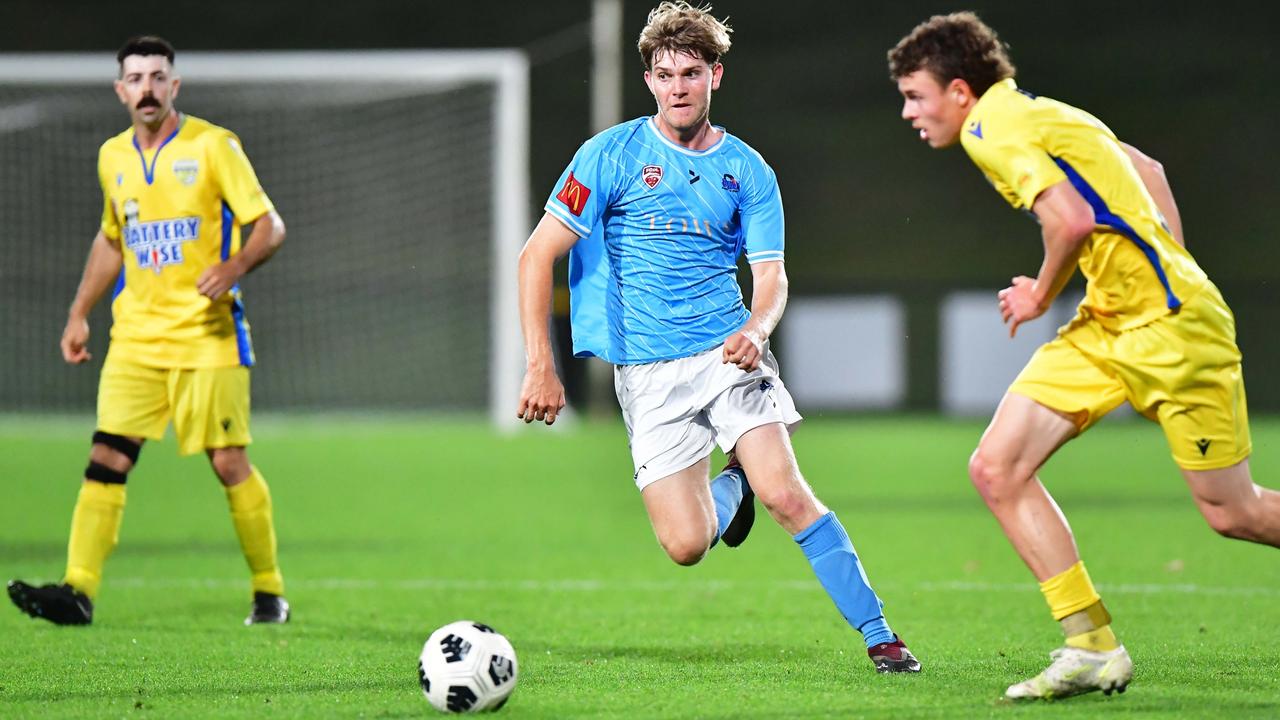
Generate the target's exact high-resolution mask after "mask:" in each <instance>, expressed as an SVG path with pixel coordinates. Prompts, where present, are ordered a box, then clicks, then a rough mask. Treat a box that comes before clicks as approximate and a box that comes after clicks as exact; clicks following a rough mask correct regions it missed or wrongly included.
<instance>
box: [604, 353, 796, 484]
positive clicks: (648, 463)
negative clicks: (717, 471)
mask: <svg viewBox="0 0 1280 720" xmlns="http://www.w3.org/2000/svg"><path fill="white" fill-rule="evenodd" d="M723 352H724V350H723V348H722V347H720V346H716V347H714V348H712V349H710V350H704V351H703V352H700V353H698V354H697V355H692V356H690V357H686V358H679V359H677V360H663V361H661V362H653V363H645V364H643V365H617V366H615V367H614V372H613V386H614V390H615V391H616V392H617V394H618V404H619V405H621V406H622V419H623V421H625V422H626V424H627V437H628V438H629V440H630V443H631V460H632V462H633V463H634V464H635V470H636V474H635V481H636V487H637V488H639V489H641V490H643V489H644V487H645V486H646V485H648V484H649V483H651V482H653V481H655V480H661V479H662V478H664V477H667V476H668V475H672V474H674V473H677V472H680V471H681V470H684V469H685V468H688V467H692V466H693V465H694V464H695V463H697V462H699V461H701V460H702V459H703V458H705V457H707V456H708V455H710V454H711V449H712V447H713V446H714V445H715V444H717V443H718V444H719V445H720V449H721V450H723V451H724V452H729V451H730V450H732V449H733V446H734V445H736V444H737V443H738V438H740V437H742V435H743V434H744V433H746V432H747V431H748V430H751V429H754V428H758V427H760V426H762V425H768V424H770V423H782V424H784V425H786V426H787V429H788V430H791V429H793V428H794V427H795V426H796V425H797V424H798V423H799V422H800V420H801V419H802V418H801V417H800V414H799V413H797V412H796V406H795V402H794V401H793V400H792V399H791V394H790V393H788V392H787V388H786V386H784V385H783V384H782V380H781V379H780V378H779V377H778V361H777V359H775V358H774V357H773V353H771V352H769V346H768V344H767V343H766V344H765V347H764V357H763V358H761V361H760V367H759V368H757V369H755V370H753V371H751V372H745V371H743V370H741V369H739V368H738V367H737V366H736V365H730V364H727V363H724V362H722V361H721V360H722V356H723Z"/></svg>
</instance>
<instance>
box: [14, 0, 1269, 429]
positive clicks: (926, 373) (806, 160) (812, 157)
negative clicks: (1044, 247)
mask: <svg viewBox="0 0 1280 720" xmlns="http://www.w3.org/2000/svg"><path fill="white" fill-rule="evenodd" d="M653 4H654V3H652V2H648V1H646V2H635V1H628V2H626V3H625V6H624V7H625V13H624V23H625V27H624V41H625V47H626V51H625V52H626V54H625V56H624V58H625V60H626V65H625V70H626V72H627V73H628V75H627V77H626V80H625V103H624V105H625V107H624V113H623V116H624V118H629V117H634V116H638V115H642V114H647V113H650V112H651V111H652V108H653V101H652V98H650V97H649V96H648V95H647V93H646V91H645V88H644V85H643V83H642V82H641V77H640V74H641V71H642V68H641V65H640V61H639V58H638V55H637V54H636V53H635V51H634V49H633V48H634V39H635V37H636V36H637V35H638V33H639V30H640V28H641V27H642V26H643V24H644V21H645V15H646V13H647V11H648V9H649V8H650V7H652V5H653ZM957 9H972V10H975V11H977V12H978V13H979V14H980V15H981V16H982V17H983V18H984V19H985V20H986V21H987V22H988V23H990V24H991V25H992V26H993V27H995V28H996V29H997V30H998V31H999V32H1000V34H1001V36H1002V38H1003V39H1004V40H1005V41H1006V42H1008V43H1009V44H1010V46H1011V54H1012V57H1013V60H1014V63H1015V64H1016V65H1017V67H1018V80H1019V83H1020V84H1021V85H1022V86H1023V87H1026V88H1028V89H1031V90H1033V91H1035V92H1037V93H1039V94H1043V95H1048V96H1050V97H1054V98H1057V99H1060V100H1063V101H1065V102H1068V103H1071V104H1074V105H1078V106H1080V107H1083V108H1085V109H1087V110H1089V111H1090V112H1092V113H1093V114H1095V115H1097V116H1099V117H1100V118H1101V119H1102V120H1104V121H1105V122H1106V123H1107V124H1108V125H1110V127H1111V128H1112V129H1113V130H1114V131H1115V132H1116V133H1117V135H1119V136H1120V137H1121V138H1122V139H1124V140H1125V141H1127V142H1130V143H1131V144H1134V145H1136V146H1138V147H1139V148H1141V149H1143V150H1144V151H1146V152H1147V153H1148V154H1150V155H1152V156H1154V157H1156V158H1157V159H1159V160H1161V161H1162V162H1163V163H1164V164H1165V167H1166V171H1167V173H1168V175H1169V177H1170V180H1171V183H1172V185H1173V188H1174V191H1175V194H1176V196H1177V200H1178V203H1179V206H1180V209H1181V212H1182V216H1183V222H1184V226H1185V230H1186V236H1187V241H1188V246H1189V247H1190V249H1191V250H1192V252H1193V253H1194V254H1195V256H1196V258H1197V259H1198V260H1199V262H1200V263H1201V265H1202V266H1203V267H1205V268H1206V270H1207V271H1208V272H1209V274H1210V276H1211V277H1212V278H1213V279H1214V280H1215V282H1217V283H1218V285H1219V286H1220V287H1221V288H1222V290H1223V292H1224V294H1225V296H1226V298H1227V300H1228V302H1229V303H1231V305H1232V307H1233V308H1234V309H1235V312H1236V316H1237V321H1238V327H1239V343H1240V346H1241V348H1242V350H1243V351H1244V354H1245V359H1246V362H1245V368H1246V377H1247V379H1248V386H1249V393H1250V400H1251V404H1252V405H1253V406H1254V408H1255V409H1266V410H1270V411H1275V410H1278V409H1280V380H1278V379H1276V378H1274V377H1273V376H1272V374H1271V373H1270V370H1271V369H1272V368H1274V367H1276V365H1277V363H1278V362H1280V341H1278V340H1277V339H1276V338H1275V336H1274V335H1273V333H1272V332H1271V329H1272V328H1271V325H1270V324H1271V323H1272V322H1274V318H1275V317H1276V313H1275V307H1276V278H1277V269H1276V261H1277V259H1280V253H1277V251H1276V249H1275V244H1274V242H1273V238H1274V236H1275V232H1274V227H1273V222H1272V217H1271V216H1272V215H1273V208H1274V207H1275V205H1276V202H1277V200H1276V198H1277V190H1280V183H1277V180H1276V176H1275V170H1274V166H1275V163H1276V161H1277V158H1278V157H1280V154H1278V153H1277V149H1278V143H1277V141H1276V129H1275V128H1276V126H1277V118H1276V111H1277V109H1280V91H1278V90H1277V86H1276V83H1277V72H1276V71H1277V69H1280V68H1278V67H1277V66H1278V63H1277V58H1276V51H1275V45H1276V41H1275V38H1274V32H1275V29H1276V28H1277V27H1280V10H1278V9H1277V6H1276V5H1274V4H1253V3H1198V4H1195V5H1194V6H1193V5H1183V4H1178V3H1173V4H1169V3H1154V2H1137V3H1115V2H1097V1H1094V0H1086V1H1082V2H1075V3H1071V4H1051V3H1044V4H1042V3H1027V2H1012V1H1001V2H982V3H977V4H971V5H967V6H957V5H951V4H942V3H932V2H902V3H894V4H892V5H890V4H880V3H865V2H848V3H838V2H831V3H825V2H806V1H803V0H799V1H792V2H788V3H777V2H764V1H763V0H736V1H729V0H724V1H721V2H717V3H715V11H716V14H717V15H718V16H720V17H723V16H725V15H728V16H729V18H730V24H731V25H732V26H733V28H734V31H735V32H734V35H733V37H734V43H735V46H734V49H733V50H732V51H731V52H730V53H729V55H728V56H727V57H726V58H725V64H726V72H725V78H724V83H723V85H722V87H721V90H720V91H719V92H718V93H717V95H716V97H715V101H714V103H713V107H712V113H711V117H712V121H713V122H715V123H717V124H721V125H724V126H725V127H726V128H727V129H728V130H729V131H730V132H733V133H734V134H736V135H738V136H740V137H742V138H744V139H745V140H746V141H747V142H749V143H750V144H752V145H753V146H754V147H755V148H756V149H757V150H759V151H760V152H761V153H762V154H763V155H764V157H765V158H766V159H768V160H769V162H770V163H771V164H772V165H773V167H774V168H775V170H776V171H777V173H778V176H779V180H780V182H781V185H782V191H783V196H784V199H785V202H786V209H787V220H788V223H787V224H788V247H787V265H788V271H789V274H790V276H791V281H792V293H793V295H801V294H807V295H813V294H836V293H866V292H892V293H894V294H897V295H898V296H899V297H901V298H903V299H904V300H906V301H907V303H908V309H909V326H910V327H909V334H910V341H909V342H910V351H909V356H910V358H911V363H912V365H911V372H910V388H911V390H910V397H909V404H910V405H911V406H912V407H917V408H930V407H934V406H935V403H936V390H937V388H936V383H937V380H936V377H937V369H936V362H937V359H936V334H937V333H936V324H937V320H936V308H937V300H938V298H939V297H940V296H941V295H942V294H944V293H946V292H949V291H951V290H955V289H961V288H964V289H972V288H982V289H990V290H991V291H992V292H993V293H994V291H995V290H997V289H999V288H1001V287H1004V285H1005V284H1007V281H1008V279H1009V277H1011V276H1012V275H1016V274H1029V275H1030V274H1034V273H1035V271H1036V269H1037V267H1038V264H1039V258H1040V247H1039V236H1038V232H1037V229H1036V226H1035V225H1034V223H1033V222H1032V221H1031V220H1030V219H1028V218H1026V217H1025V216H1023V215H1022V214H1020V213H1016V212H1012V211H1010V209H1009V208H1008V207H1007V206H1006V205H1005V203H1004V201H1003V200H1002V199H1001V198H1000V197H999V196H998V195H997V194H996V193H995V192H993V191H992V190H991V189H990V188H989V187H988V186H987V184H986V182H984V181H983V180H982V177H981V175H980V173H979V172H978V171H977V170H976V169H975V168H973V167H972V165H971V164H970V163H969V161H968V159H967V158H966V157H965V156H964V153H963V151H961V150H959V149H958V148H956V149H951V150H948V151H943V152H931V151H929V150H928V149H927V148H926V147H925V146H924V145H922V144H921V143H919V141H918V140H917V139H916V136H915V133H914V132H912V131H911V130H910V128H909V127H908V126H907V125H906V124H905V123H904V122H903V121H902V120H901V119H900V118H899V116H898V114H899V112H900V107H901V106H900V102H899V98H898V96H897V94H896V91H895V89H894V87H893V85H892V84H891V83H890V82H889V80H888V78H887V73H886V69H885V52H886V50H887V49H888V48H889V47H891V46H892V45H893V44H894V43H895V42H896V41H897V40H898V39H899V38H900V37H901V36H902V35H903V34H905V33H907V32H908V31H910V29H911V28H912V27H913V26H914V25H915V24H916V23H917V22H919V21H921V20H923V19H925V18H926V17H928V16H929V15H930V14H933V13H936V12H950V11H953V10H957ZM590 11H591V6H590V3H589V2H585V1H582V0H577V1H574V2H557V3H517V2H489V3H471V4H463V3H436V2H408V1H405V0H401V1H388V0H368V1H366V2H361V3H315V2H300V1H295V0H282V1H277V2H246V1H243V0H225V1H223V2H219V3H207V2H198V3H196V2H190V3H188V2H165V3H159V2H130V3H127V4H123V5H121V4H115V3H102V2H47V1H45V2H35V1H33V0H6V2H5V4H4V7H3V10H0V15H2V16H3V20H4V21H3V22H0V50H3V51H5V52H19V51H67V50H75V51H94V52H102V53H103V58H104V63H108V64H110V63H112V62H113V54H114V51H115V49H116V48H117V47H118V46H119V44H120V43H121V42H122V40H123V39H124V38H126V37H127V36H129V35H132V34H137V33H143V32H150V33H156V34H160V35H163V36H165V37H167V38H168V39H170V40H171V41H172V42H173V43H174V44H175V45H176V47H177V48H178V51H179V55H178V67H179V70H180V69H181V62H182V55H181V53H182V52H183V51H185V50H236V49H336V48H350V49H366V48H450V47H457V48H462V47H521V48H524V49H525V50H527V51H528V52H529V53H530V57H531V61H532V85H531V92H532V107H531V117H532V126H531V127H532V148H531V168H530V172H531V187H532V198H531V207H530V208H529V217H530V227H532V223H533V222H534V221H535V220H536V217H537V215H538V214H539V208H540V207H541V204H542V202H543V200H544V199H545V197H546V195H547V194H548V193H549V192H550V190H551V184H552V183H554V182H555V180H556V178H557V176H558V174H559V172H560V171H561V169H562V168H563V166H564V165H565V163H567V162H568V160H569V158H570V156H571V155H572V153H573V151H574V150H575V149H576V148H577V146H578V145H579V144H580V143H581V142H582V140H583V139H585V138H586V137H587V136H588V135H589V134H590V133H591V128H590V127H589V93H590V87H589V83H590V70H591V56H590V47H589V40H588V37H587V33H588V23H589V20H590ZM103 92H104V93H107V92H110V91H109V89H108V88H106V87H104V88H103ZM209 119H210V120H212V121H214V122H217V121H218V118H217V117H210V118H209ZM121 121H122V122H121V127H123V126H124V124H125V118H124V117H123V113H122V117H121ZM92 167H93V159H92V158H86V159H85V172H86V173H87V174H88V173H92ZM263 182H264V185H265V186H266V187H271V180H270V178H267V177H264V178H263ZM282 214H284V215H285V216H286V218H287V217H288V212H287V208H282ZM91 234H92V228H86V232H85V236H86V243H87V239H88V238H89V237H90V236H91ZM268 271H269V268H268ZM73 291H74V287H73V286H71V287H67V288H66V297H67V299H68V301H69V300H70V297H71V294H72V292H73ZM781 331H782V332H785V323H784V327H783V329H782V330H781Z"/></svg>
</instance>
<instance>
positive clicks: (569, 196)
mask: <svg viewBox="0 0 1280 720" xmlns="http://www.w3.org/2000/svg"><path fill="white" fill-rule="evenodd" d="M589 197H591V188H589V187H587V186H586V185H583V184H582V183H580V182H578V179H577V178H575V177H574V176H573V171H572V170H570V171H569V177H568V178H566V179H565V181H564V187H562V188H560V192H558V193H556V199H557V200H559V201H560V202H562V203H564V204H565V207H567V208H569V212H571V213H573V214H574V215H581V214H582V209H583V208H584V207H586V206H587V198H589Z"/></svg>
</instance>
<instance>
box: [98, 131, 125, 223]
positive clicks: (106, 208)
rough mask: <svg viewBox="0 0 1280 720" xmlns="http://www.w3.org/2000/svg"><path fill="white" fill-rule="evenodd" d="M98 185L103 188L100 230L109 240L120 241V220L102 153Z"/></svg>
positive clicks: (99, 162) (99, 154)
mask: <svg viewBox="0 0 1280 720" xmlns="http://www.w3.org/2000/svg"><path fill="white" fill-rule="evenodd" d="M98 184H99V185H100V186H101V187H102V224H101V225H100V226H99V229H101V230H102V234H103V235H104V236H106V238H107V239H108V240H111V241H112V242H119V241H120V218H119V216H117V215H116V205H115V203H114V202H113V201H112V200H111V190H110V187H111V186H110V185H109V184H108V179H107V176H106V173H105V172H104V170H103V163H102V153H101V151H99V153H98Z"/></svg>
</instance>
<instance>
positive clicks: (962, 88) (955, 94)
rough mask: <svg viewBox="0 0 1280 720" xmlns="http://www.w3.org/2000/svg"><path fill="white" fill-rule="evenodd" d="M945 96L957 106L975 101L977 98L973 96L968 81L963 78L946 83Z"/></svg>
mask: <svg viewBox="0 0 1280 720" xmlns="http://www.w3.org/2000/svg"><path fill="white" fill-rule="evenodd" d="M947 95H948V96H949V97H950V98H951V99H952V100H954V101H955V103H956V104H957V105H964V104H966V102H972V101H974V100H977V99H978V98H977V96H975V95H974V94H973V88H971V87H969V83H968V81H966V80H964V79H963V78H953V79H952V80H951V82H949V83H947Z"/></svg>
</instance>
